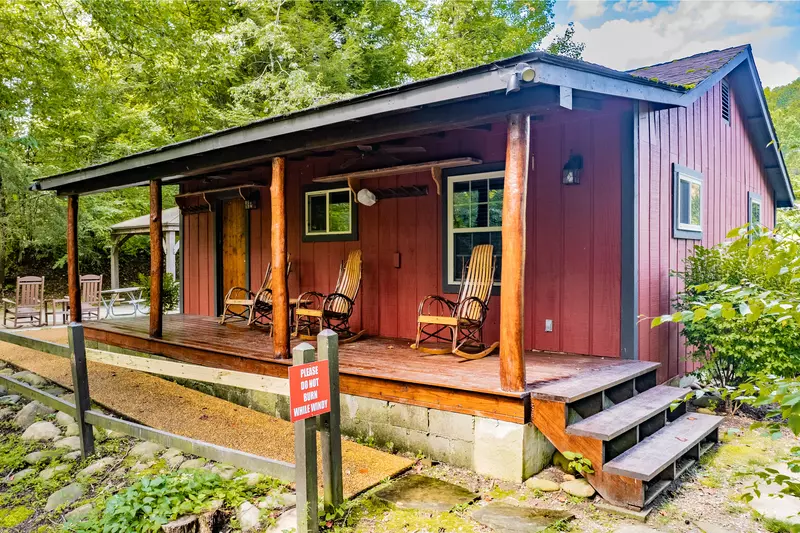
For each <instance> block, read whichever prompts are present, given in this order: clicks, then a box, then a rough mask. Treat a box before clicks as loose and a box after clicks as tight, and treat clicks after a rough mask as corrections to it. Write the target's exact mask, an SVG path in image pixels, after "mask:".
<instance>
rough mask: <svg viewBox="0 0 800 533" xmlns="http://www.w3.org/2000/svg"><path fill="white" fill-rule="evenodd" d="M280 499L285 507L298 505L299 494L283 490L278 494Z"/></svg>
mask: <svg viewBox="0 0 800 533" xmlns="http://www.w3.org/2000/svg"><path fill="white" fill-rule="evenodd" d="M278 501H279V502H280V504H281V506H283V507H294V506H295V505H297V495H296V494H295V493H294V492H282V493H280V494H278Z"/></svg>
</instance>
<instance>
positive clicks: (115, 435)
mask: <svg viewBox="0 0 800 533" xmlns="http://www.w3.org/2000/svg"><path fill="white" fill-rule="evenodd" d="M106 437H107V438H109V439H121V438H123V437H127V435H126V434H125V433H122V432H121V431H114V430H113V429H110V430H109V429H107V430H106Z"/></svg>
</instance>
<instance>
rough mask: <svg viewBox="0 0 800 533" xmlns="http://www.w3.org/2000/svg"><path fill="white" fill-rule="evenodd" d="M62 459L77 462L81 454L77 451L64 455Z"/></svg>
mask: <svg viewBox="0 0 800 533" xmlns="http://www.w3.org/2000/svg"><path fill="white" fill-rule="evenodd" d="M63 458H64V459H65V460H67V461H77V460H78V459H80V458H81V452H79V451H77V452H69V453H65V454H64V457H63Z"/></svg>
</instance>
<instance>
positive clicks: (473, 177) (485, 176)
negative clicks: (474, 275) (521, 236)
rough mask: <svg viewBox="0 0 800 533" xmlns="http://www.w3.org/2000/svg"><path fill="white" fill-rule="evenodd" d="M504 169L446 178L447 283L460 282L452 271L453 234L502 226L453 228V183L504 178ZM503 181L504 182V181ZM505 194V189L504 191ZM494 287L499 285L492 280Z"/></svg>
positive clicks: (483, 230)
mask: <svg viewBox="0 0 800 533" xmlns="http://www.w3.org/2000/svg"><path fill="white" fill-rule="evenodd" d="M505 175H506V171H505V170H495V171H492V172H480V173H476V174H460V175H457V176H450V177H449V178H448V180H447V250H446V253H447V283H448V285H458V284H460V283H461V282H460V281H458V280H456V279H455V272H453V258H454V256H455V243H454V242H453V235H454V234H456V233H484V232H485V233H489V232H492V231H501V230H502V226H489V227H486V228H454V227H453V184H454V183H459V182H463V181H477V180H490V179H494V178H503V179H504V180H505ZM504 183H505V182H504ZM504 194H505V191H504ZM494 286H495V287H499V286H500V282H497V281H496V282H494Z"/></svg>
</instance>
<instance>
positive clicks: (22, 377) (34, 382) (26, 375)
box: [11, 370, 50, 387]
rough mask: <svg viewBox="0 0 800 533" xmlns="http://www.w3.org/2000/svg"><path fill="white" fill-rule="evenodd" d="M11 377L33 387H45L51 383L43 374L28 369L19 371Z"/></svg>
mask: <svg viewBox="0 0 800 533" xmlns="http://www.w3.org/2000/svg"><path fill="white" fill-rule="evenodd" d="M11 377H12V378H14V379H16V380H17V381H21V382H23V383H27V384H28V385H30V386H31V387H44V386H45V385H48V384H49V383H50V382H49V381H47V380H46V379H45V378H43V377H42V376H40V375H38V374H34V373H33V372H29V371H27V370H23V371H22V372H17V373H16V374H13V375H12V376H11Z"/></svg>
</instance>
